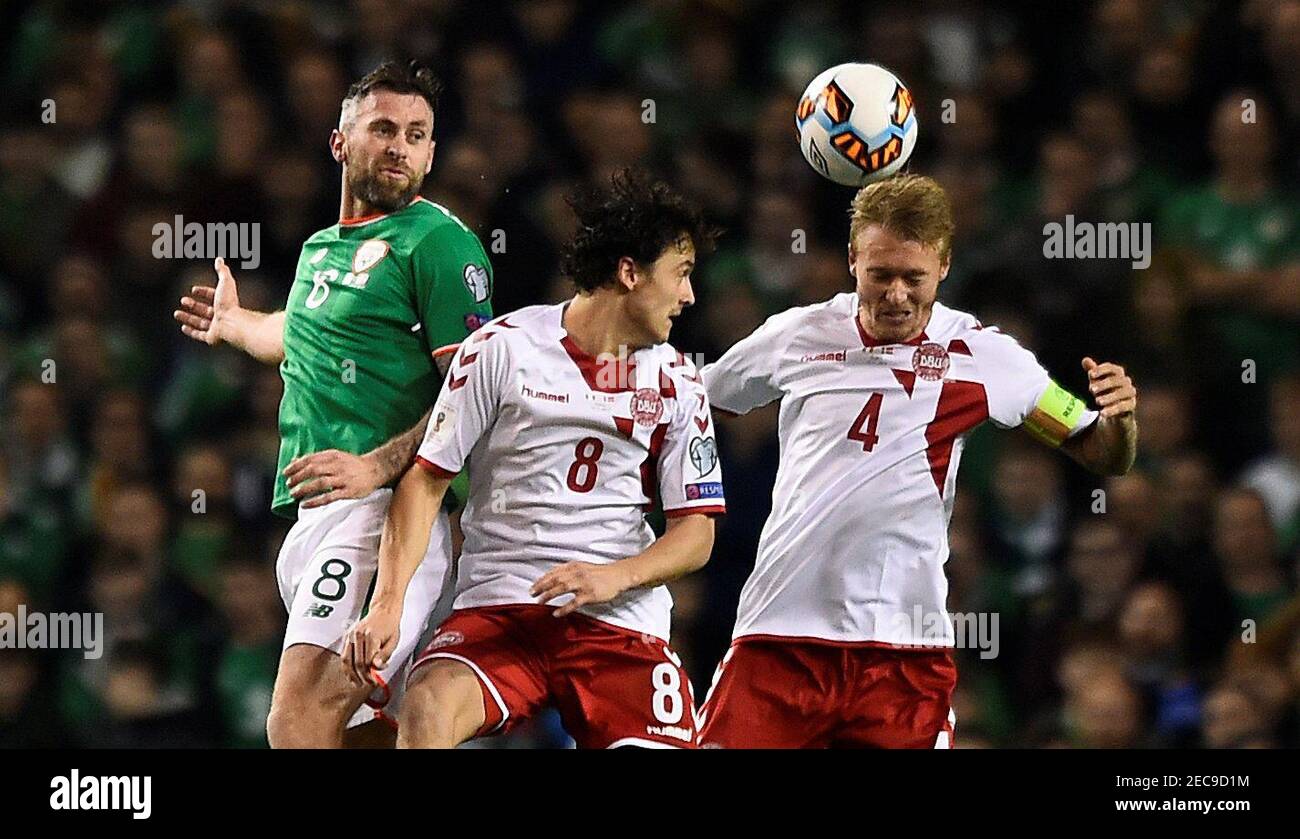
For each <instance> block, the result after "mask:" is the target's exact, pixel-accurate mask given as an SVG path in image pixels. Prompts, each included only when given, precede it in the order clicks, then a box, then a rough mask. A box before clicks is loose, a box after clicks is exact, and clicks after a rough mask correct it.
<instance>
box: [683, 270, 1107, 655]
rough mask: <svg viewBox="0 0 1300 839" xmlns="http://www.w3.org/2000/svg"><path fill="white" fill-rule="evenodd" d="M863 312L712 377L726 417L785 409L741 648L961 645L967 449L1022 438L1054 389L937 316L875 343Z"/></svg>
mask: <svg viewBox="0 0 1300 839" xmlns="http://www.w3.org/2000/svg"><path fill="white" fill-rule="evenodd" d="M857 312H858V297H857V295H856V294H840V295H837V296H836V297H834V298H832V299H831V300H829V301H827V302H825V303H820V304H817V305H813V306H806V307H802V308H797V309H791V310H789V311H786V312H783V313H781V314H779V315H776V316H774V317H772V318H770V319H769V320H768V321H767V322H766V323H764V324H763V326H761V327H760V328H759V329H757V330H755V332H754V333H753V334H752V335H750V336H749V337H747V338H745V339H744V340H742V341H740V342H739V343H737V344H736V345H735V346H734V347H732V348H731V349H730V350H728V351H727V353H726V354H725V355H723V357H722V358H721V359H719V360H718V361H717V362H716V363H714V364H709V365H706V366H705V367H704V368H703V369H702V370H701V373H702V375H703V377H704V381H705V385H706V387H707V388H708V391H709V398H710V400H711V401H712V403H713V405H714V406H715V407H716V408H717V409H718V410H722V411H728V412H731V413H736V414H743V413H745V412H747V411H750V410H753V409H754V408H757V407H759V406H762V405H765V404H767V403H769V402H772V401H774V400H777V399H779V400H781V412H780V427H779V436H780V443H781V462H780V466H779V468H778V470H777V476H776V485H775V487H774V489H773V493H772V513H771V516H769V518H768V520H767V523H766V524H765V525H764V527H763V533H762V537H761V539H760V541H759V547H758V557H757V562H756V564H755V567H754V571H753V574H752V575H751V576H750V578H749V580H748V582H747V583H746V584H745V588H744V590H743V592H742V593H741V597H740V606H739V610H738V614H737V618H736V628H735V632H734V634H733V637H735V638H740V637H744V636H756V635H763V636H774V637H781V638H788V637H797V638H818V639H825V640H830V641H839V642H879V643H885V644H908V645H911V644H917V645H945V646H947V645H952V643H953V634H954V633H953V626H952V621H951V619H950V618H949V615H948V613H947V611H946V609H945V603H946V601H947V595H948V581H947V579H946V577H945V576H944V571H943V565H944V563H945V562H946V561H947V559H948V521H949V519H950V518H951V515H952V504H953V495H954V489H955V483H956V478H957V465H958V463H959V462H960V460H961V451H962V447H963V445H964V443H965V437H966V435H967V434H968V433H969V432H970V431H971V430H972V429H974V428H975V427H976V426H977V425H979V424H980V423H982V422H983V421H984V420H986V419H992V420H993V422H994V423H996V424H997V425H999V426H1002V427H1006V428H1010V427H1013V426H1017V425H1020V424H1021V423H1022V422H1023V421H1024V420H1025V418H1026V416H1028V415H1029V414H1030V412H1032V411H1033V410H1034V406H1035V404H1036V403H1037V402H1038V400H1039V398H1040V397H1041V396H1042V394H1043V393H1044V391H1045V390H1046V389H1047V387H1048V384H1049V382H1050V379H1049V378H1048V375H1047V372H1046V371H1045V370H1044V369H1043V367H1042V366H1041V365H1040V364H1039V363H1038V361H1037V359H1035V358H1034V356H1033V354H1032V353H1030V352H1029V351H1028V350H1026V349H1024V348H1023V347H1021V346H1020V345H1019V344H1017V343H1016V342H1015V341H1014V340H1013V339H1011V338H1010V337H1008V336H1006V335H1003V334H1002V333H1000V332H998V331H997V330H996V329H994V328H988V329H985V328H983V327H981V326H980V324H979V322H978V321H976V319H975V318H974V317H973V316H972V315H969V314H966V313H964V312H958V311H955V310H953V309H949V308H947V307H946V306H943V305H941V304H939V303H936V304H935V305H934V309H933V312H932V314H931V317H930V322H929V324H928V325H927V326H926V328H925V331H924V332H923V333H922V334H921V336H920V337H919V338H917V339H916V340H914V341H911V342H908V343H907V344H882V343H879V342H876V341H874V340H872V339H871V337H870V336H868V335H867V334H866V333H865V332H864V331H863V330H862V328H861V326H860V325H859V322H858V318H857ZM1095 418H1096V414H1095V412H1088V411H1085V412H1084V413H1083V416H1082V418H1081V419H1080V420H1079V421H1078V422H1077V423H1076V425H1075V427H1074V428H1073V429H1071V432H1070V433H1077V432H1078V431H1079V430H1080V429H1082V428H1083V427H1085V426H1086V425H1088V424H1089V423H1091V422H1092V421H1093V420H1094V419H1095Z"/></svg>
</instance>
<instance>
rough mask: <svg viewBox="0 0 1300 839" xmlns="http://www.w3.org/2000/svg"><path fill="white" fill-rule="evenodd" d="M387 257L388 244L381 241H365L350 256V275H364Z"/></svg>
mask: <svg viewBox="0 0 1300 839" xmlns="http://www.w3.org/2000/svg"><path fill="white" fill-rule="evenodd" d="M386 256H388V243H387V242H385V241H384V240H383V239H367V240H366V241H364V242H362V243H361V247H359V248H357V252H356V253H355V254H353V256H352V273H353V274H364V273H365V272H366V271H369V270H370V269H371V268H374V267H375V266H376V265H378V264H379V260H381V259H383V258H384V257H386Z"/></svg>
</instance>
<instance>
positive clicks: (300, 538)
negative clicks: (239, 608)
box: [275, 489, 455, 728]
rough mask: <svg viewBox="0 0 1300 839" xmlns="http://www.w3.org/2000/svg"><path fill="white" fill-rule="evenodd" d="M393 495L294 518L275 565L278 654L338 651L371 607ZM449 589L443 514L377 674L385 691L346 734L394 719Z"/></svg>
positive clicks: (446, 607)
mask: <svg viewBox="0 0 1300 839" xmlns="http://www.w3.org/2000/svg"><path fill="white" fill-rule="evenodd" d="M392 496H393V491H392V490H391V489H379V490H375V491H374V492H372V493H370V494H369V495H367V496H366V497H365V498H357V499H345V500H342V501H334V502H331V503H329V504H326V505H325V506H324V507H317V508H314V509H310V510H303V509H300V510H299V511H298V521H297V522H296V523H295V524H294V526H293V527H292V528H291V529H290V530H289V534H288V535H287V536H286V537H285V540H284V545H283V546H281V548H280V556H279V559H277V560H276V564H275V572H276V577H277V579H278V581H279V584H280V598H281V599H282V600H283V601H284V605H285V608H286V609H288V611H289V622H288V626H286V628H285V632H284V647H283V649H286V650H287V649H288V648H289V647H292V646H293V645H295V644H311V645H313V646H317V647H324V648H325V649H327V650H333V651H334V652H336V653H338V652H342V650H343V639H344V636H345V635H346V634H347V631H348V630H349V629H351V628H352V625H353V624H355V623H356V622H357V621H358V620H360V619H361V616H362V615H363V614H364V613H365V610H366V608H367V607H368V606H369V605H370V595H371V593H372V592H373V591H374V585H375V576H376V574H377V572H378V570H379V537H380V534H381V533H382V532H383V527H384V514H385V513H386V512H387V511H388V502H389V499H391V498H392ZM454 589H455V586H454V585H452V562H451V526H450V524H449V523H448V520H447V513H446V512H445V511H443V512H439V513H438V518H437V519H436V520H435V521H434V525H433V530H432V532H430V534H429V549H428V551H427V552H426V553H425V555H424V561H423V562H421V563H420V567H419V568H418V569H416V572H415V576H414V577H412V578H411V585H410V587H409V588H408V589H407V591H406V600H405V601H404V602H403V604H402V625H401V635H400V637H399V639H398V642H397V649H396V650H395V651H394V652H393V656H392V658H391V659H390V660H389V662H388V667H387V668H386V669H385V670H384V671H383V673H381V674H380V675H381V676H382V677H383V679H384V682H385V683H386V684H387V688H384V689H378V690H376V691H375V692H374V693H372V694H371V695H370V696H369V697H367V698H366V701H365V704H363V705H362V706H361V707H360V708H358V709H357V712H356V714H354V715H353V717H352V719H351V720H350V721H349V722H348V727H349V728H351V727H353V726H357V725H361V724H363V723H367V722H370V721H371V720H376V719H383V718H387V719H388V720H390V721H391V720H394V719H396V716H397V714H396V712H397V708H398V706H399V704H400V701H401V693H402V692H403V690H404V688H405V685H406V671H407V669H408V668H409V666H410V663H411V655H412V653H414V652H415V651H416V650H418V649H420V641H421V638H422V636H424V635H425V632H426V630H428V629H431V628H433V627H436V626H437V625H438V624H439V623H441V622H442V621H443V619H444V618H446V617H447V616H448V615H449V614H451V603H452V600H453V599H454ZM444 595H446V596H445V597H444Z"/></svg>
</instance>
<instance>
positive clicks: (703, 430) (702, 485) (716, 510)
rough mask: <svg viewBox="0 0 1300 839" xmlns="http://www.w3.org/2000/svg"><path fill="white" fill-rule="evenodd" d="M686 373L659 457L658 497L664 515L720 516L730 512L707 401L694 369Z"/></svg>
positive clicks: (678, 384) (706, 395)
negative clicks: (660, 500) (693, 514)
mask: <svg viewBox="0 0 1300 839" xmlns="http://www.w3.org/2000/svg"><path fill="white" fill-rule="evenodd" d="M686 363H687V364H688V365H689V364H690V362H689V361H688V362H686ZM682 369H685V370H687V375H685V376H683V377H681V378H679V379H678V381H677V383H676V388H677V410H676V411H675V412H674V414H673V421H672V423H671V424H670V425H669V427H668V431H667V436H666V437H665V439H664V447H663V451H662V452H661V453H660V456H659V475H658V478H659V494H660V498H661V499H662V500H663V507H664V515H665V516H667V517H669V518H674V517H676V516H685V515H690V514H692V513H702V514H706V515H722V514H723V513H725V512H726V511H727V500H726V497H725V495H724V493H723V489H722V463H721V462H720V460H719V457H718V440H717V437H716V436H715V434H714V428H713V416H712V414H711V413H710V406H709V396H708V393H707V392H706V391H705V388H704V385H703V383H701V382H700V381H699V378H700V377H699V376H697V375H695V371H694V368H693V365H692V366H691V367H689V368H682Z"/></svg>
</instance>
